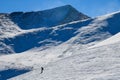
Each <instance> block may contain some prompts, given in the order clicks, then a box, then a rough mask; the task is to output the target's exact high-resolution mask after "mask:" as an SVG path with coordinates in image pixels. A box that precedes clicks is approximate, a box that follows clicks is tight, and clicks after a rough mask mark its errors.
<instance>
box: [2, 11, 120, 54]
mask: <svg viewBox="0 0 120 80" xmlns="http://www.w3.org/2000/svg"><path fill="white" fill-rule="evenodd" d="M119 22H120V12H116V13H113V14H109V15H105V16H101V17H98V18H95V19H88V20H83V21H81V20H79V21H74V22H70V23H66V24H64V25H59V26H55V27H49V28H46V27H42V28H40V29H34V30H32V31H30V30H26V31H25V30H24V31H23V30H22V31H23V33H21V34H18V35H16V36H13V37H10V38H3V39H2V40H1V42H2V43H4V44H6V45H7V46H8V47H11V49H12V50H13V51H14V52H16V53H21V52H24V51H27V50H30V49H32V48H34V47H38V48H39V47H45V46H46V45H58V44H60V43H64V42H66V41H67V43H70V44H78V45H79V44H82V45H86V44H88V43H94V42H99V41H102V40H105V39H107V38H109V37H110V36H112V35H114V34H116V33H118V32H119V31H120V28H119V26H120V24H119ZM28 45H29V46H28ZM49 47H50V46H49ZM45 48H47V47H45ZM5 50H6V49H5ZM9 51H10V50H9ZM0 52H5V51H4V49H1V50H0ZM11 52H12V51H11Z"/></svg>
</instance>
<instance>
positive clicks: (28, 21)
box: [10, 5, 90, 29]
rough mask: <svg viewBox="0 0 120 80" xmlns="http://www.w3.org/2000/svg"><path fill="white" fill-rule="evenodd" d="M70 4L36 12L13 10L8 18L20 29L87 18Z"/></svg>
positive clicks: (48, 25)
mask: <svg viewBox="0 0 120 80" xmlns="http://www.w3.org/2000/svg"><path fill="white" fill-rule="evenodd" d="M88 18H90V17H88V16H86V15H84V14H82V13H80V12H79V11H77V10H76V9H75V8H73V7H72V6H71V5H65V6H60V7H56V8H53V9H48V10H43V11H37V12H25V13H24V12H13V13H11V14H10V19H11V20H12V21H13V22H14V23H16V24H17V25H18V26H20V28H22V29H32V28H39V27H51V26H56V25H61V24H65V23H69V22H72V21H77V20H83V19H88Z"/></svg>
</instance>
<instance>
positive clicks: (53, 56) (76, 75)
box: [0, 8, 120, 80]
mask: <svg viewBox="0 0 120 80" xmlns="http://www.w3.org/2000/svg"><path fill="white" fill-rule="evenodd" d="M62 10H64V9H63V8H62ZM0 17H1V16H0ZM4 18H7V17H6V16H5V15H3V16H2V19H0V22H1V25H0V26H2V27H1V28H0V30H1V31H3V30H5V31H3V32H0V35H1V36H0V41H1V42H0V51H1V53H5V54H9V53H14V54H10V55H2V56H0V80H120V54H119V53H120V50H119V49H120V24H119V21H120V12H115V13H112V14H107V15H104V16H101V17H97V18H94V19H86V20H82V21H81V20H78V21H73V22H69V23H65V24H62V25H58V26H54V27H49V28H48V27H39V28H36V27H35V29H34V28H33V29H28V28H27V30H23V29H20V27H19V26H18V25H17V24H15V23H13V22H11V20H8V19H4ZM4 20H7V21H5V22H8V23H9V24H8V23H4V24H3V22H4ZM113 21H114V23H113ZM9 25H10V26H11V27H12V29H11V27H10V28H9ZM4 32H6V33H4ZM12 32H13V33H12ZM9 33H10V34H9ZM67 34H68V35H67ZM70 35H71V36H70ZM40 39H43V40H40ZM34 41H35V42H34ZM5 42H6V43H5ZM9 43H10V44H9ZM45 43H49V44H45ZM34 44H36V45H34ZM39 44H43V45H42V46H39ZM28 45H29V46H30V47H29V46H28ZM12 46H13V47H12ZM16 47H17V48H16ZM48 47H49V48H48ZM28 48H29V49H28ZM18 49H20V50H18ZM24 49H25V50H24ZM17 50H18V51H19V52H20V53H17V54H16V52H17ZM15 51H16V52H15ZM41 67H44V71H43V73H42V74H41V73H40V72H41Z"/></svg>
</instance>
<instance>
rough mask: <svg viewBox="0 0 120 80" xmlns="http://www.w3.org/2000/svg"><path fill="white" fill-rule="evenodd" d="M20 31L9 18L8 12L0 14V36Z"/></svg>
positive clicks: (11, 34)
mask: <svg viewBox="0 0 120 80" xmlns="http://www.w3.org/2000/svg"><path fill="white" fill-rule="evenodd" d="M20 31H21V30H20V29H19V27H18V26H17V25H16V24H15V23H14V22H13V21H11V19H9V15H8V14H0V38H2V37H7V36H13V35H15V34H17V33H18V32H20Z"/></svg>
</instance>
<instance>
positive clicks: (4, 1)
mask: <svg viewBox="0 0 120 80" xmlns="http://www.w3.org/2000/svg"><path fill="white" fill-rule="evenodd" d="M66 4H70V5H72V6H73V7H75V8H76V9H77V10H79V11H80V12H82V13H84V14H87V15H88V16H90V17H95V16H100V15H104V14H107V13H111V12H114V11H118V10H120V0H1V1H0V13H6V12H14V11H25V12H26V11H39V10H45V9H50V8H54V7H57V6H62V5H66Z"/></svg>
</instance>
